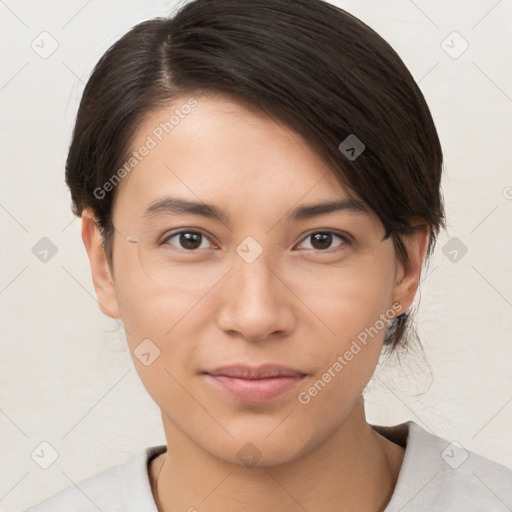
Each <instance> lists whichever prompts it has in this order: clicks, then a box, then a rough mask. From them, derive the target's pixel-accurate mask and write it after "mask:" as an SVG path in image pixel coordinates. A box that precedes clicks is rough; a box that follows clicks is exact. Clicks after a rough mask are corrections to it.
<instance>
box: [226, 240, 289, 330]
mask: <svg viewBox="0 0 512 512" xmlns="http://www.w3.org/2000/svg"><path fill="white" fill-rule="evenodd" d="M272 259H273V255H272V253H271V251H270V250H268V251H267V250H264V249H263V247H262V246H261V245H260V244H259V243H258V242H257V241H256V240H255V239H254V238H252V237H248V238H246V239H244V241H242V242H241V243H240V244H239V245H238V246H237V248H236V254H235V255H234V259H233V268H232V271H231V272H230V277H229V286H228V288H229V290H227V294H226V295H225V296H224V310H223V314H222V315H221V323H222V327H223V328H224V329H226V330H236V331H239V332H240V333H242V334H243V335H244V336H245V337H247V338H253V339H257V338H263V337H265V336H267V335H269V334H271V333H272V332H274V331H278V330H283V329H285V328H287V326H288V324H287V323H286V324H285V322H288V321H289V316H288V315H287V313H286V312H285V309H286V304H284V303H283V300H284V296H283V290H281V289H280V288H281V287H282V286H284V285H283V283H281V281H280V279H278V277H277V276H276V274H277V272H276V270H275V265H272Z"/></svg>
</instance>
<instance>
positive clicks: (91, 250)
mask: <svg viewBox="0 0 512 512" xmlns="http://www.w3.org/2000/svg"><path fill="white" fill-rule="evenodd" d="M82 240H83V242H84V245H85V249H86V250H87V255H88V257H89V263H90V265H91V273H92V280H93V283H94V289H95V290H96V297H97V298H98V305H99V307H100V310H101V311H102V312H103V313H104V314H105V315H107V316H109V317H111V318H121V314H120V311H119V304H118V301H117V295H116V290H115V286H114V280H113V279H112V275H111V271H110V267H109V266H108V261H107V255H106V254H105V250H104V249H103V245H102V243H101V232H100V229H99V227H98V225H97V224H96V218H95V217H94V214H93V213H92V212H91V211H90V210H89V209H86V210H84V211H83V213H82Z"/></svg>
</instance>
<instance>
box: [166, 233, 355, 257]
mask: <svg viewBox="0 0 512 512" xmlns="http://www.w3.org/2000/svg"><path fill="white" fill-rule="evenodd" d="M185 233H188V234H190V233H192V234H197V235H201V236H203V237H204V238H206V239H207V240H210V242H212V240H211V238H210V237H209V236H208V235H206V234H205V233H203V232H201V231H195V230H182V231H177V232H176V233H170V234H168V235H167V236H165V238H164V239H163V240H162V242H161V245H172V244H169V243H168V242H169V240H171V239H172V238H175V237H177V236H179V235H183V234H185ZM316 234H323V235H325V234H329V235H334V236H337V237H338V238H340V239H341V240H342V242H343V243H342V244H341V247H340V248H337V249H334V250H330V249H326V250H321V249H311V250H313V251H315V252H318V253H327V254H332V253H335V252H338V251H341V250H343V249H344V248H345V246H347V245H351V243H352V241H351V239H350V237H349V236H348V235H346V234H341V233H337V232H335V231H328V230H317V231H312V232H310V233H309V234H308V235H306V236H305V237H304V238H303V239H302V240H301V241H300V242H299V244H301V243H302V242H304V241H306V240H307V239H308V238H310V237H311V236H313V235H316ZM213 243H215V242H213ZM178 251H180V252H185V253H197V252H199V249H180V248H178Z"/></svg>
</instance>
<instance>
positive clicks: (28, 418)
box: [0, 0, 512, 511]
mask: <svg viewBox="0 0 512 512" xmlns="http://www.w3.org/2000/svg"><path fill="white" fill-rule="evenodd" d="M333 3H336V4H337V5H339V6H340V7H343V8H345V9H346V10H348V11H349V12H351V13H352V14H354V15H356V16H358V17H360V18H361V19H362V20H363V21H364V22H366V23H367V24H368V25H370V26H371V27H372V28H374V29H375V30H376V31H377V32H379V33H380V34H381V35H382V36H383V37H384V38H385V39H387V40H388V41H389V42H390V43H391V45H392V46H393V47H394V48H395V49H396V50H397V52H398V53H399V54H400V56H401V57H402V58H403V60H404V61H405V63H406V65H407V66H408V67H409V69H410V70H411V72H412V74H413V75H414V77H415V78H416V80H417V81H419V83H420V87H421V88H422V90H423V92H424V94H425V96H426V99H427V102H428V103H429V105H430V108H431V111H432V114H433V117H434V119H435V122H436V126H437V128H438V131H439V135H440V138H441V141H442V145H443V150H444V155H445V169H446V174H445V177H444V185H443V187H444V195H445V200H446V205H447V215H448V230H447V232H446V233H443V235H442V236H441V239H440V240H439V243H438V246H437V249H436V254H435V257H434V259H433V260H432V263H431V265H430V268H429V269H428V270H427V271H426V272H425V276H424V279H423V282H422V285H421V301H420V310H419V311H420V312H419V314H418V322H419V332H420V335H421V339H422V343H423V346H424V348H425V358H426V360H427V361H428V363H429V364H430V367H431V372H432V373H430V370H429V368H428V366H427V365H426V364H425V362H424V361H423V359H422V358H421V352H416V353H410V354H409V355H406V356H405V357H404V358H403V362H402V366H401V367H398V366H396V365H395V367H389V365H388V368H386V369H383V370H382V371H379V372H378V373H376V375H375V376H374V379H372V382H371V383H370V386H369V387H368V391H367V393H366V397H367V408H368V421H370V422H371V423H375V424H396V423H400V422H402V421H407V420H408V419H412V420H414V421H416V422H417V423H419V424H420V425H422V426H423V427H424V428H426V429H428V430H430V431H432V432H434V433H436V434H437V435H440V436H441V437H445V438H447V439H449V440H450V441H457V442H459V443H460V444H461V445H462V446H464V447H465V448H467V449H471V450H473V451H476V452H478V453H480V454H482V455H484V456H487V457H489V458H492V459H494V460H496V461H498V462H501V463H503V464H506V465H508V466H512V442H511V441H512V434H511V432H512V429H511V428H510V426H511V425H512V372H511V369H510V364H511V356H512V337H511V334H510V333H511V330H512V272H511V261H512V258H511V256H512V236H511V233H512V165H511V162H512V158H511V146H512V143H511V134H512V68H511V65H510V63H511V62H512V38H511V37H510V34H511V30H512V1H511V0H501V1H496V0H479V1H471V2H468V1H464V0H430V1H427V0H421V1H420V0H417V1H416V2H413V1H412V0H388V1H386V2H380V1H377V0H372V1H370V0H358V1H356V0H350V1H338V2H333ZM174 5H175V3H173V2H169V1H163V0H160V1H157V0H153V1H146V2H142V1H139V2H135V1H133V0H131V1H127V0H123V1H121V0H115V1H113V0H112V1H109V2H99V1H98V0H92V1H91V0H90V1H85V0H68V1H64V0H54V1H53V2H36V1H34V0H27V1H24V2H21V1H16V0H5V1H0V26H1V30H0V34H1V35H0V37H1V41H2V44H1V49H0V52H1V54H2V56H1V62H2V66H1V70H0V112H1V116H2V132H1V133H2V137H1V138H0V150H1V151H0V158H1V159H0V166H1V186H0V223H1V235H2V238H1V240H2V248H1V266H0V312H1V313H0V314H1V325H0V329H1V331H0V336H1V347H2V357H1V358H0V431H1V435H0V449H1V460H2V464H1V465H0V510H2V511H13V510H20V509H23V508H25V507H26V506H28V505H29V504H32V503H35V502H38V501H40V500H42V499H43V498H45V497H47V496H50V495H52V494H54V493H55V492H57V491H59V490H60V489H62V488H64V487H67V486H68V485H70V484H72V483H74V482H78V481H79V480H81V479H83V478H85V477H87V476H89V475H92V474H93V473H96V472H98V471H100V470H102V469H105V468H107V467H110V466H112V465H114V464H117V463H121V462H123V461H124V460H126V459H127V458H128V457H129V456H130V455H131V454H133V453H135V452H137V451H139V450H141V449H143V448H145V447H147V446H150V445H154V444H161V443H164V442H165V438H164V435H163V429H162V427H161V423H160V416H159V410H158V408H157V406H156V405H155V404H154V403H153V402H152V400H151V399H150V398H149V396H148V395H147V394H146V391H145V389H144V388H143V386H142V384H141V382H140V381H139V379H138V376H137V374H136V371H135V368H134V366H133V364H132V362H131V359H130V355H129V353H128V352H127V349H126V347H125V341H124V336H123V331H122V328H121V327H120V326H119V324H118V323H117V322H116V321H113V320H111V319H109V318H107V317H105V316H103V315H102V314H101V312H100V311H99V308H98V306H97V303H96V300H95V296H94V289H93V286H92V281H91V277H90V271H89V266H88V261H87V257H86V253H85V250H84V248H83V246H82V242H81V238H80V222H79V221H78V220H77V219H74V217H73V215H72V213H71V210H70V197H69V195H68V192H67V189H66V187H65V184H64V162H65V158H66V152H67V146H68V144H69V141H70V137H71V131H72V126H73V120H74V116H75V114H76V110H77V105H78V101H79V98H80V94H81V92H82V90H83V87H84V83H85V81H86V80H87V77H88V76H89V73H90V71H91V69H92V67H93V65H94V64H95V63H96V61H97V60H98V59H99V57H100V56H101V55H102V54H103V52H104V51H105V50H106V49H107V48H108V47H109V46H110V45H111V44H112V43H113V42H114V41H115V40H116V39H118V38H119V37H120V36H121V35H122V34H123V33H124V32H125V31H126V30H128V29H129V28H130V27H131V26H133V25H134V24H136V23H138V22H140V21H142V20H145V19H148V18H151V17H154V16H159V15H167V14H169V13H170V12H171V11H172V9H173V7H174ZM43 31H47V32H48V33H49V34H51V38H53V39H55V40H56V41H57V43H58V48H57V49H56V51H55V52H54V53H53V54H52V55H50V56H49V57H48V58H46V59H44V58H41V57H40V56H39V55H38V54H37V53H36V52H35V51H34V50H33V49H32V48H31V43H32V41H35V43H34V45H36V44H39V46H40V47H42V45H43V43H41V37H46V38H47V39H46V40H45V41H46V42H45V48H46V49H47V50H48V49H49V48H51V46H50V44H51V40H50V39H49V38H48V37H49V36H40V33H41V32H43ZM453 31H456V32H458V33H459V34H460V36H461V38H463V39H464V40H466V41H467V43H468V44H469V48H468V49H467V50H466V51H465V52H464V53H462V55H460V56H458V58H454V56H455V55H456V53H458V52H459V51H460V50H461V49H462V48H463V47H462V46H461V44H463V40H462V39H461V38H458V36H456V35H453V34H452V32H453ZM450 34H452V35H450ZM448 36H449V37H448ZM447 37H448V39H447ZM443 41H445V43H443ZM450 47H451V48H450ZM40 51H42V50H40ZM447 52H449V53H451V54H452V55H451V56H450V55H449V53H447ZM42 237H48V238H49V239H50V240H51V241H52V242H53V243H54V244H55V246H56V247H57V250H58V252H57V253H56V255H55V256H54V257H52V258H51V259H50V260H49V261H48V262H46V263H42V262H41V261H40V260H39V259H38V258H36V256H35V255H34V254H33V253H32V247H33V246H34V245H35V244H36V243H37V242H38V241H39V240H40V239H41V238H42ZM453 237H457V238H458V239H460V241H461V242H462V243H463V244H464V245H465V246H466V247H467V249H468V251H467V254H465V255H464V256H463V257H462V258H461V257H460V256H461V253H459V255H458V258H460V259H459V260H458V261H457V262H452V261H451V260H450V259H449V257H447V256H446V255H445V254H444V253H443V247H444V246H445V244H446V243H448V241H449V240H451V239H452V238H453ZM451 243H453V242H451ZM448 247H450V246H448ZM446 252H448V251H446ZM452 257H453V254H452ZM43 441H46V442H48V443H50V444H51V445H52V446H53V447H54V448H55V450H56V451H57V452H58V459H57V460H56V461H55V463H54V464H52V465H51V466H50V467H49V468H48V469H42V468H41V467H40V466H39V465H38V464H36V462H34V460H33V459H32V458H31V453H32V452H33V451H34V450H35V449H36V448H37V447H38V446H39V445H40V443H41V442H43Z"/></svg>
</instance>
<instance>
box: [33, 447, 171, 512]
mask: <svg viewBox="0 0 512 512" xmlns="http://www.w3.org/2000/svg"><path fill="white" fill-rule="evenodd" d="M165 448H166V447H165V445H160V446H153V447H149V448H146V449H144V450H142V451H139V452H138V453H136V454H134V455H132V456H131V457H129V458H128V460H126V461H125V462H124V463H122V464H118V465H116V466H112V467H110V468H108V469H105V470H103V471H101V472H99V473H96V474H95V475H92V476H90V477H88V478H86V479H84V480H81V481H79V482H77V483H73V484H71V485H69V486H68V487H66V488H65V489H63V490H62V491H59V492H58V493H56V494H54V495H53V496H50V497H49V498H46V499H45V500H43V501H41V502H39V503H37V504H35V505H32V506H31V507H29V508H27V509H25V510H24V511H23V512H98V510H101V511H102V512H121V511H123V512H125V511H129V510H130V511H131V510H144V511H145V512H158V511H157V508H156V505H155V502H154V499H153V494H152V492H151V485H150V482H149V477H148V470H147V467H148V466H147V463H148V460H150V458H152V457H154V456H156V455H158V454H159V453H161V452H162V451H164V450H165Z"/></svg>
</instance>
